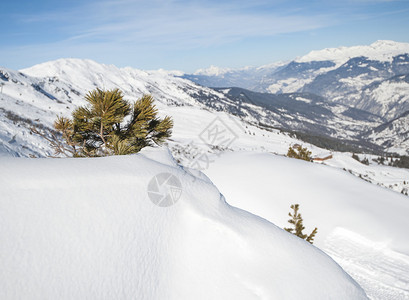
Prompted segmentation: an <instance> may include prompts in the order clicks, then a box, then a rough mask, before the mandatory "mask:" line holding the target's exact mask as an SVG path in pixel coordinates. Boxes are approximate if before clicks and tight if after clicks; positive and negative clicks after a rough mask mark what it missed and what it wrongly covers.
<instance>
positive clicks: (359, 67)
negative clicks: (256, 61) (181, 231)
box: [184, 41, 409, 120]
mask: <svg viewBox="0 0 409 300" xmlns="http://www.w3.org/2000/svg"><path fill="white" fill-rule="evenodd" d="M230 74H231V75H230V76H233V75H234V76H235V78H236V80H235V82H231V83H238V84H237V85H226V83H228V82H226V80H225V78H224V77H222V76H221V75H202V76H201V77H197V76H196V77H192V76H190V75H184V77H185V78H189V79H190V80H192V81H194V82H196V83H198V84H202V85H205V86H210V85H209V84H208V83H209V82H211V83H212V84H211V86H219V85H221V84H224V85H223V86H224V87H230V86H236V87H243V88H247V89H250V90H253V91H257V92H268V93H273V94H280V93H295V92H307V93H312V94H316V95H319V96H322V97H324V98H326V99H327V101H329V102H336V103H340V104H344V105H349V106H352V107H355V108H358V109H363V110H366V111H368V112H370V113H372V114H377V115H379V116H380V117H384V118H386V119H388V120H392V119H394V118H396V117H398V116H399V115H400V114H401V113H402V111H405V110H409V105H408V104H407V101H406V100H402V99H407V90H408V89H409V84H408V82H407V81H405V79H404V78H405V77H400V76H402V75H404V76H406V75H408V74H409V43H398V42H393V41H377V42H375V43H373V44H371V45H369V46H354V47H339V48H327V49H323V50H318V51H311V52H310V53H308V54H307V55H305V56H302V57H298V58H296V59H294V60H293V61H290V62H289V63H287V64H285V65H280V66H279V67H277V68H275V69H270V70H269V72H266V73H263V74H258V76H256V77H257V78H255V77H254V73H251V74H253V77H252V80H251V86H249V85H246V86H244V85H243V86H240V85H239V84H240V78H242V79H245V78H246V76H248V73H245V71H243V70H240V71H237V72H234V71H232V70H230ZM223 76H224V75H223ZM256 81H257V83H256ZM388 81H389V82H390V84H387V82H388ZM382 82H385V83H384V84H381V83H382ZM392 82H393V84H392ZM392 95H393V97H392Z"/></svg>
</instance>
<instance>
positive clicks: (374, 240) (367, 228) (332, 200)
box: [206, 152, 409, 299]
mask: <svg viewBox="0 0 409 300" xmlns="http://www.w3.org/2000/svg"><path fill="white" fill-rule="evenodd" d="M327 163H328V164H334V166H336V167H330V166H324V165H319V164H314V163H310V162H305V161H301V160H297V159H290V158H286V157H282V156H278V155H273V154H269V153H250V152H236V153H229V154H224V155H222V156H221V157H220V158H219V159H218V160H217V161H216V162H215V163H213V164H211V165H210V169H209V170H206V174H207V175H208V176H209V177H210V178H212V180H213V182H214V183H215V184H216V185H217V186H218V188H219V189H220V191H221V192H222V193H223V194H224V195H225V196H226V198H227V199H229V202H230V203H231V204H232V205H234V206H237V207H240V208H242V209H245V210H247V211H249V212H251V213H254V214H256V215H259V216H261V217H263V218H266V219H267V220H270V221H272V222H274V223H275V224H277V225H278V226H280V227H287V226H288V225H289V224H288V223H287V220H288V219H289V217H288V215H287V213H288V212H289V210H290V205H291V204H295V203H298V204H300V213H301V214H302V216H303V218H304V226H305V227H306V230H305V232H306V233H310V232H311V231H312V230H313V229H314V227H315V226H316V227H318V234H317V236H316V237H315V238H314V245H316V246H317V247H319V248H320V249H322V250H324V251H325V252H326V253H327V254H329V255H331V257H332V258H334V259H335V260H336V261H337V262H338V263H340V265H341V266H342V267H343V268H344V269H345V270H346V271H347V272H348V273H349V274H350V275H351V276H352V277H353V278H354V279H355V280H357V282H358V283H359V284H360V285H361V286H362V287H363V288H364V289H365V291H366V292H367V294H368V296H369V297H370V298H371V299H409V239H408V233H407V229H408V228H409V219H408V218H407V213H408V211H409V201H408V198H407V197H406V196H404V195H402V194H399V193H396V192H392V191H390V190H388V189H386V188H383V187H379V186H376V185H374V184H371V183H368V182H366V181H365V180H362V179H366V178H365V177H363V178H362V179H359V178H357V177H356V176H353V175H351V174H349V173H348V172H346V171H343V170H342V168H343V167H344V168H347V169H349V168H351V165H352V164H353V163H355V164H357V165H361V166H363V165H362V164H361V163H359V162H357V161H354V160H353V159H352V158H351V157H350V156H339V157H338V154H335V158H334V160H330V161H328V162H327ZM361 168H362V167H361ZM373 170H376V168H374V169H373ZM380 170H381V172H383V173H385V175H387V176H388V178H391V177H392V176H391V175H390V174H388V172H387V171H388V169H385V168H384V169H380ZM402 171H403V172H406V174H408V173H407V170H402Z"/></svg>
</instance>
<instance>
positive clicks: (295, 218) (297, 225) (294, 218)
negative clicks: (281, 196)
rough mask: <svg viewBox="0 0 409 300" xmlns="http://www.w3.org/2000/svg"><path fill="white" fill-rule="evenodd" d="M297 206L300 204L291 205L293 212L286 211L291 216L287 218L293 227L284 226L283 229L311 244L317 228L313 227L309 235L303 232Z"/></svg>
mask: <svg viewBox="0 0 409 300" xmlns="http://www.w3.org/2000/svg"><path fill="white" fill-rule="evenodd" d="M299 206H300V205H299V204H293V205H291V209H292V210H293V213H291V212H289V213H288V215H289V216H290V217H291V219H289V220H288V223H290V224H292V225H293V226H294V228H284V230H286V231H288V232H290V233H292V234H294V235H296V236H298V237H299V238H302V239H303V240H306V241H307V242H309V243H310V244H312V243H313V241H314V237H315V235H316V234H317V232H318V229H317V227H315V229H314V230H313V231H312V232H311V233H310V235H306V234H304V233H303V230H304V229H305V227H304V225H303V219H302V216H301V214H300V213H299V212H298V209H299Z"/></svg>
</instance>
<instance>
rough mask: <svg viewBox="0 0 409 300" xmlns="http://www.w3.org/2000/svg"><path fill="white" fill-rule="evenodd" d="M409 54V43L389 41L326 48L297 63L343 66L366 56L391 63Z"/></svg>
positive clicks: (315, 51)
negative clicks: (353, 59)
mask: <svg viewBox="0 0 409 300" xmlns="http://www.w3.org/2000/svg"><path fill="white" fill-rule="evenodd" d="M404 53H409V43H400V42H395V41H389V40H379V41H376V42H374V43H372V44H371V45H367V46H353V47H338V48H325V49H323V50H313V51H311V52H310V53H308V54H307V55H304V56H301V57H299V58H297V59H296V60H295V61H296V62H310V61H325V60H329V61H333V62H335V63H336V64H337V65H340V64H343V63H345V62H346V61H348V60H349V59H350V58H353V57H360V56H365V57H367V58H369V59H371V60H379V61H391V60H392V58H393V57H394V56H396V55H399V54H404Z"/></svg>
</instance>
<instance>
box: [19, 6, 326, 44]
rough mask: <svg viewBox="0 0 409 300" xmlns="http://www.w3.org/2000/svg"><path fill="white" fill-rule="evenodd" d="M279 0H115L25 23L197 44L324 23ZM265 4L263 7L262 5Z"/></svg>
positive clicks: (98, 35) (118, 39) (83, 34)
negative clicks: (287, 8)
mask: <svg viewBox="0 0 409 300" xmlns="http://www.w3.org/2000/svg"><path fill="white" fill-rule="evenodd" d="M281 2H282V1H275V2H274V1H262V0H255V1H240V0H238V1H234V2H233V1H231V2H229V1H224V2H222V3H219V2H218V1H207V2H203V1H177V0H162V1H158V0H151V1H139V0H120V1H104V2H97V3H94V4H93V5H85V6H81V7H78V8H77V9H76V10H73V11H69V12H62V13H60V12H58V13H49V12H48V13H46V14H44V15H36V16H27V17H26V18H25V20H26V21H28V22H41V21H47V22H49V21H52V20H60V23H59V25H58V26H61V27H62V28H63V29H64V30H65V32H70V33H71V34H69V35H67V36H65V37H64V40H75V41H76V42H77V43H80V42H81V41H86V42H87V43H89V42H90V41H95V42H101V41H104V42H106V41H111V42H113V43H124V46H129V45H130V44H140V43H149V44H152V45H157V46H161V47H165V46H166V47H172V48H174V47H202V46H210V45H215V44H221V43H228V42H231V41H235V40H238V39H244V38H248V37H260V36H271V35H277V34H281V33H289V32H297V31H305V30H311V29H316V28H320V27H324V26H327V25H328V24H329V23H330V22H331V21H330V18H329V17H328V16H325V15H302V14H301V13H287V14H286V13H285V12H283V11H278V9H277V11H275V10H274V5H275V4H280V3H281ZM263 8H266V10H263Z"/></svg>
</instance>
